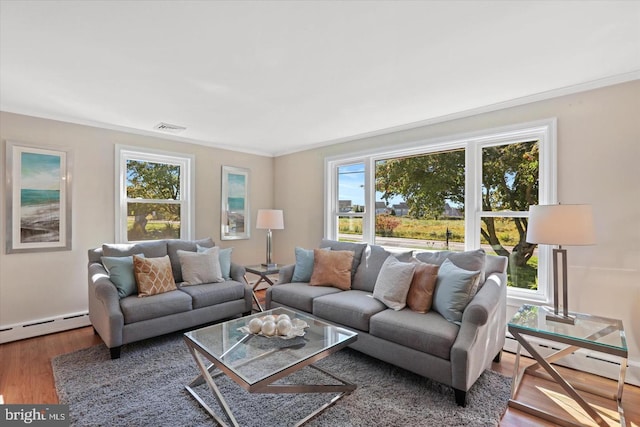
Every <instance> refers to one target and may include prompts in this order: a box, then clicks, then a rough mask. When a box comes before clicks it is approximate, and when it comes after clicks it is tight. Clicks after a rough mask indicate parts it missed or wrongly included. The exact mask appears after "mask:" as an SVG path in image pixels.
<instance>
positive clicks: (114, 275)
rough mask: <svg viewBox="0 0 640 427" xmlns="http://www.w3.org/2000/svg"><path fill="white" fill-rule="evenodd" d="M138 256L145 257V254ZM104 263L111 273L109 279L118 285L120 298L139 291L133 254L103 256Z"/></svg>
mask: <svg viewBox="0 0 640 427" xmlns="http://www.w3.org/2000/svg"><path fill="white" fill-rule="evenodd" d="M138 256H142V257H144V255H143V254H138ZM100 259H101V260H102V265H104V268H105V269H106V270H107V272H108V273H109V280H111V283H113V284H114V285H116V288H117V289H118V296H119V297H120V298H124V297H128V296H129V295H134V294H136V293H137V292H138V286H137V285H136V277H135V275H134V274H133V256H119V257H112V256H103V257H101V258H100Z"/></svg>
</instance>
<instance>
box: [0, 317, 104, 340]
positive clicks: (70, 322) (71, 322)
mask: <svg viewBox="0 0 640 427" xmlns="http://www.w3.org/2000/svg"><path fill="white" fill-rule="evenodd" d="M89 325H91V321H90V320H89V313H88V312H86V311H85V312H81V313H71V314H67V315H64V316H58V317H52V318H48V319H40V320H34V321H30V322H25V323H17V324H14V325H7V326H0V344H3V343H6V342H11V341H18V340H23V339H25V338H31V337H37V336H40V335H47V334H52V333H54V332H62V331H67V330H69V329H76V328H81V327H83V326H89Z"/></svg>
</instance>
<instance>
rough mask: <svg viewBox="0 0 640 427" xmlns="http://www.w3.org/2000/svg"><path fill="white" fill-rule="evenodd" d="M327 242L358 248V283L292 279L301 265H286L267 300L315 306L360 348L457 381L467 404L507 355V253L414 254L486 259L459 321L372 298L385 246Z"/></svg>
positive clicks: (434, 260)
mask: <svg viewBox="0 0 640 427" xmlns="http://www.w3.org/2000/svg"><path fill="white" fill-rule="evenodd" d="M320 247H321V248H325V249H326V248H330V249H331V250H351V251H354V261H353V264H354V265H353V268H354V272H355V274H354V275H353V276H352V285H351V289H349V290H340V289H337V288H335V287H332V286H311V285H310V284H309V283H300V282H294V283H292V282H291V281H292V277H293V275H294V269H295V265H288V266H285V267H284V268H282V269H281V270H280V277H279V281H278V283H277V284H276V285H275V286H272V287H271V288H269V289H268V290H267V294H266V306H267V307H268V308H274V307H278V306H284V307H290V308H293V309H295V310H300V311H304V312H307V313H312V314H313V315H315V316H317V317H320V318H322V319H324V320H327V321H329V322H332V323H335V324H339V325H342V326H345V327H347V328H350V329H352V330H354V331H356V332H358V340H357V341H356V342H354V343H353V344H351V347H352V348H353V349H355V350H358V351H360V352H363V353H365V354H368V355H370V356H373V357H375V358H378V359H380V360H383V361H385V362H388V363H391V364H394V365H396V366H399V367H401V368H404V369H407V370H409V371H412V372H414V373H416V374H419V375H422V376H424V377H427V378H431V379H433V380H435V381H438V382H441V383H444V384H447V385H449V386H451V387H452V388H453V389H454V392H455V399H456V402H457V403H458V404H459V405H461V406H465V405H466V399H467V391H468V390H469V389H470V388H471V386H472V385H473V384H474V382H475V381H476V380H477V379H478V377H479V376H480V375H481V374H482V373H483V372H484V370H485V369H487V368H488V367H490V365H491V362H492V360H493V361H496V362H498V361H499V360H500V356H501V354H502V353H501V351H502V347H503V345H504V342H505V327H506V288H507V286H506V282H507V277H506V271H507V261H508V260H507V258H506V257H499V256H486V255H485V254H484V251H483V250H478V251H469V252H464V253H454V252H424V253H418V254H416V255H415V258H417V259H418V260H420V261H422V262H425V263H429V264H435V265H441V264H442V263H443V262H444V261H445V259H449V260H450V261H451V262H453V263H454V264H456V265H458V266H459V267H460V268H462V269H464V268H465V267H466V268H467V269H469V267H468V266H469V265H481V275H480V276H479V278H480V279H481V281H480V283H479V287H478V291H477V293H476V294H475V295H474V296H473V298H472V299H471V300H470V302H469V303H468V305H466V307H465V308H464V311H463V313H462V319H461V321H459V322H452V321H449V320H447V319H445V317H443V315H441V314H440V313H439V312H437V311H436V310H434V309H432V310H430V311H428V312H426V313H419V312H415V311H412V310H411V309H409V308H408V307H407V308H403V309H401V310H393V309H390V308H388V307H387V306H386V305H385V304H383V303H381V302H380V301H379V300H378V299H375V298H373V291H374V286H375V285H376V279H377V277H378V274H379V273H380V269H381V267H382V265H383V263H384V262H385V260H386V258H387V257H388V256H390V253H389V252H387V251H386V250H384V249H383V248H382V247H380V246H375V245H363V244H354V243H347V242H337V241H331V240H323V241H322V243H321V245H320ZM400 258H401V257H399V259H400ZM405 258H406V255H405ZM409 258H411V254H409ZM400 260H402V259H400ZM402 261H407V259H404V260H402ZM478 263H479V264H478ZM438 280H440V279H438ZM439 284H440V283H439V282H438V285H439ZM437 292H438V289H437V288H436V293H437Z"/></svg>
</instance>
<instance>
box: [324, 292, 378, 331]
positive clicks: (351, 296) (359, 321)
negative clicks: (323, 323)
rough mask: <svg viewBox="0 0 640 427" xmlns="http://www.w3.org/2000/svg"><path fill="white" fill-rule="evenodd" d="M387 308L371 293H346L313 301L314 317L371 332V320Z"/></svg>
mask: <svg viewBox="0 0 640 427" xmlns="http://www.w3.org/2000/svg"><path fill="white" fill-rule="evenodd" d="M386 309H387V307H386V306H385V305H384V304H383V303H382V302H380V301H378V300H377V299H375V298H373V295H371V293H370V292H365V291H356V290H350V291H344V292H340V293H336V294H331V295H325V296H322V297H318V298H316V299H314V300H313V315H314V316H318V317H321V318H323V319H326V320H329V321H330V322H335V323H339V324H341V325H344V326H346V327H348V328H355V329H359V330H361V331H365V332H367V331H369V319H370V318H371V316H373V315H374V314H376V313H379V312H381V311H383V310H386Z"/></svg>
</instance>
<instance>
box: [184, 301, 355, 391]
mask: <svg viewBox="0 0 640 427" xmlns="http://www.w3.org/2000/svg"><path fill="white" fill-rule="evenodd" d="M280 314H287V315H288V316H289V317H290V318H291V319H292V321H294V322H295V321H303V322H305V323H306V324H307V325H308V327H307V328H305V329H304V331H305V333H304V335H303V336H295V337H293V338H290V339H285V338H282V337H266V336H262V335H256V334H251V333H244V332H243V331H242V330H241V328H243V327H246V326H248V325H249V322H250V321H251V319H253V318H256V317H264V316H267V315H274V316H275V315H280ZM295 319H297V320H295ZM357 335H358V334H357V333H355V332H352V331H349V330H347V329H344V328H340V327H336V326H333V325H330V324H329V323H326V322H324V321H321V320H319V319H317V318H315V317H313V316H310V315H307V314H303V313H299V312H296V311H293V310H289V309H285V308H281V307H279V308H275V309H273V310H268V311H265V312H261V313H256V314H253V315H251V316H246V317H243V318H241V319H234V320H230V321H227V322H224V323H218V324H216V325H212V326H207V327H204V328H201V329H197V330H195V331H190V332H187V333H185V338H186V339H188V340H191V341H192V342H193V343H194V344H196V345H197V346H198V347H200V349H202V350H203V351H205V352H206V353H208V354H209V355H210V356H211V357H213V358H214V359H215V360H216V361H217V362H219V363H220V364H222V365H223V366H224V367H226V368H227V369H229V370H230V371H231V372H232V373H234V374H235V375H237V376H238V377H239V378H241V379H242V380H244V381H245V382H246V383H247V384H248V385H253V384H256V383H257V382H259V381H262V380H264V379H265V378H268V377H270V376H273V375H275V374H278V373H279V372H282V371H283V370H285V369H287V368H290V367H292V366H294V365H296V364H299V363H301V362H304V361H307V360H309V359H311V358H313V357H315V356H318V355H322V354H324V355H327V354H330V353H331V352H332V350H337V349H339V348H342V347H343V346H346V345H347V344H349V343H351V342H353V341H355V340H356V339H357Z"/></svg>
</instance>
